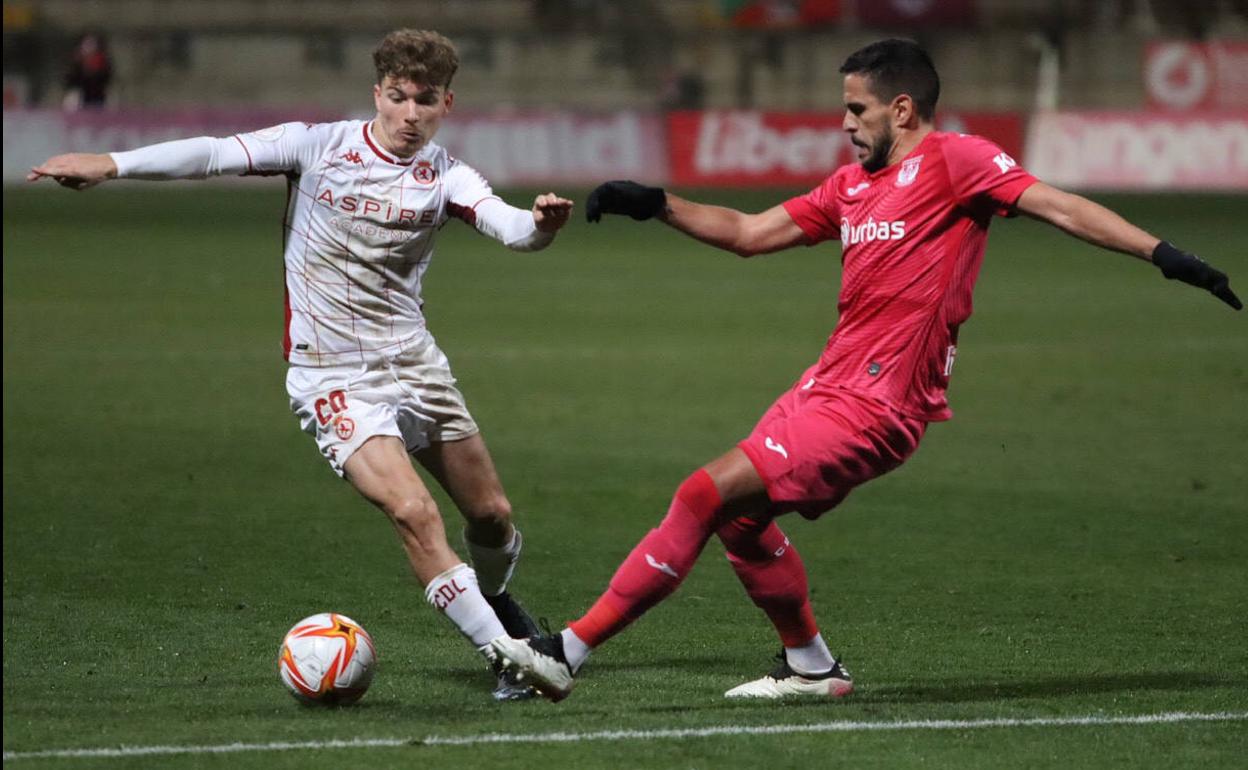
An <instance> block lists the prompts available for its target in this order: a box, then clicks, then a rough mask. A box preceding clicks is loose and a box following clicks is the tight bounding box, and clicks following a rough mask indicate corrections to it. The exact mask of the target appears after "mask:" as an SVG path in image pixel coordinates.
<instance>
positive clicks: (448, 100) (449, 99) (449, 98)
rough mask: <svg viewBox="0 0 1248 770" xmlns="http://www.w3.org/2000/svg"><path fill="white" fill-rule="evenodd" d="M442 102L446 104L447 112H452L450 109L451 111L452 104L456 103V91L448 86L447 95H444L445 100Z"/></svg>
mask: <svg viewBox="0 0 1248 770" xmlns="http://www.w3.org/2000/svg"><path fill="white" fill-rule="evenodd" d="M442 103H443V104H445V105H446V111H447V112H450V111H451V105H453V104H454V103H455V92H454V91H452V90H451V89H449V88H448V89H446V96H445V97H443V101H442Z"/></svg>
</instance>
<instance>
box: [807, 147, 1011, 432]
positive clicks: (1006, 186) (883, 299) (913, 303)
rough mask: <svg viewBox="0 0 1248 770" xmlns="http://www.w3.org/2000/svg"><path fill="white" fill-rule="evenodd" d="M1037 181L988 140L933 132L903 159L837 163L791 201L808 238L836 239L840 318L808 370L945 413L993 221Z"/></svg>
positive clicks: (905, 409) (926, 411)
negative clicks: (874, 166)
mask: <svg viewBox="0 0 1248 770" xmlns="http://www.w3.org/2000/svg"><path fill="white" fill-rule="evenodd" d="M1035 181H1036V180H1035V177H1033V176H1031V174H1028V173H1027V172H1026V171H1024V170H1023V169H1022V168H1020V167H1019V166H1018V164H1017V163H1015V162H1014V159H1013V158H1011V157H1010V156H1009V155H1007V154H1005V153H1004V152H1002V151H1001V148H1000V147H997V146H996V145H995V144H993V143H992V142H990V141H988V140H986V139H983V138H981V137H978V136H969V135H965V134H954V133H946V132H939V131H933V132H932V133H930V134H928V135H927V136H926V137H924V138H923V140H922V141H921V142H919V144H918V146H917V147H915V148H914V150H912V151H911V152H910V154H909V155H907V156H906V157H905V158H903V159H902V161H901V162H900V163H895V164H893V165H891V166H889V167H887V168H884V169H881V170H879V171H877V172H875V173H873V174H871V173H867V171H866V170H865V169H864V168H863V167H862V166H861V164H857V163H855V164H853V165H851V166H843V167H841V168H840V169H837V171H836V172H835V173H834V174H832V176H830V177H828V178H827V179H826V180H824V182H823V184H821V185H820V186H819V187H817V188H815V189H814V190H811V191H810V192H809V193H807V194H805V195H801V196H798V197H796V198H793V199H792V200H789V201H786V202H785V203H784V208H785V210H787V211H788V212H789V216H791V217H793V221H794V222H796V223H797V224H798V226H799V227H801V228H802V231H803V232H805V233H806V236H807V238H808V239H809V241H810V243H811V244H812V245H813V244H815V243H819V242H821V241H826V240H829V239H833V238H837V239H840V241H841V243H842V252H841V254H842V256H841V263H842V266H843V272H842V278H841V294H840V297H839V299H838V302H837V310H838V312H839V314H840V320H839V321H837V324H836V328H835V329H833V330H832V336H831V337H829V338H828V344H827V347H826V348H825V349H824V351H823V355H822V356H821V357H820V359H819V364H818V365H817V366H816V367H815V368H814V369H813V370H812V374H813V377H814V378H815V379H816V380H818V381H819V382H820V383H822V384H834V385H835V386H836V387H841V388H844V389H846V390H849V391H851V392H854V393H858V394H860V395H863V396H867V397H869V398H873V399H876V400H878V401H881V402H883V403H885V404H888V405H889V406H892V407H893V408H895V409H897V410H898V411H900V412H902V413H903V414H906V415H909V416H912V417H917V418H919V419H922V420H947V419H949V418H950V417H951V416H952V414H953V413H952V412H951V411H950V410H949V404H948V401H947V400H946V398H945V390H946V388H948V386H949V373H950V370H951V369H952V367H953V358H954V354H955V352H956V345H957V341H958V327H959V326H960V325H961V324H962V322H963V321H965V320H966V319H967V318H969V317H970V315H971V291H972V289H973V288H974V287H975V279H976V277H978V275H979V268H980V264H981V263H982V262H983V257H984V247H985V245H986V244H987V240H988V224H989V222H990V221H991V219H992V217H993V215H1002V216H1003V215H1006V214H1008V213H1009V212H1010V210H1011V208H1012V207H1013V205H1014V203H1015V201H1017V200H1018V196H1019V195H1021V194H1022V193H1023V190H1025V189H1027V187H1029V186H1030V185H1032V184H1033V183H1034V182H1035Z"/></svg>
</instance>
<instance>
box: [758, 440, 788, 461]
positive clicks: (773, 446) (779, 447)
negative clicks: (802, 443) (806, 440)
mask: <svg viewBox="0 0 1248 770" xmlns="http://www.w3.org/2000/svg"><path fill="white" fill-rule="evenodd" d="M763 446H765V447H767V448H768V449H770V450H771V451H773V452H775V453H776V454H778V455H780V456H781V457H783V458H784V459H786V460H787V459H789V450H787V449H785V448H784V444H777V443H776V442H775V441H772V440H771V436H768V437H767V439H766V440H765V441H763Z"/></svg>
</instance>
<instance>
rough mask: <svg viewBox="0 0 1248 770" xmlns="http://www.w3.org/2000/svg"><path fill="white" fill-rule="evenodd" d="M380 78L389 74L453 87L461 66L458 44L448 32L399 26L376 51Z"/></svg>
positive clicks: (408, 79)
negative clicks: (456, 48) (448, 35)
mask: <svg viewBox="0 0 1248 770" xmlns="http://www.w3.org/2000/svg"><path fill="white" fill-rule="evenodd" d="M373 65H374V66H376V67H377V82H378V83H380V82H381V81H382V80H384V79H385V78H386V76H387V75H389V76H390V78H391V79H393V80H407V81H410V82H412V83H418V84H420V85H426V86H442V87H443V88H450V87H451V78H452V77H454V76H455V71H456V70H457V69H459V54H458V53H456V52H455V44H454V43H452V42H451V41H450V40H448V39H447V38H446V37H445V36H443V35H440V34H438V33H437V32H433V31H431V30H424V29H396V30H395V31H393V32H391V33H390V34H388V35H386V37H385V38H384V39H383V40H382V41H381V45H379V46H377V50H376V51H373Z"/></svg>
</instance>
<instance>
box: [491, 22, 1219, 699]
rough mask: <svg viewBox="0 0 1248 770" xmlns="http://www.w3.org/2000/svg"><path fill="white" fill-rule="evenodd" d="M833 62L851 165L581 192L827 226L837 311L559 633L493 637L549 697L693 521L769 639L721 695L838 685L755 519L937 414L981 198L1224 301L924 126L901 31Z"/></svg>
mask: <svg viewBox="0 0 1248 770" xmlns="http://www.w3.org/2000/svg"><path fill="white" fill-rule="evenodd" d="M841 72H842V73H843V74H844V76H845V77H844V99H845V108H846V112H845V118H844V128H845V131H846V132H848V134H849V137H850V141H852V142H853V144H854V146H855V147H857V148H858V158H859V163H857V164H853V165H850V166H845V167H843V168H840V169H838V170H837V171H836V172H835V173H834V174H833V175H832V176H830V177H828V179H827V180H825V181H824V182H823V184H821V185H819V187H817V188H815V189H814V190H812V191H811V192H809V193H807V194H805V195H802V196H799V197H796V198H793V199H792V200H789V201H786V202H785V203H783V204H782V205H779V206H776V207H774V208H772V209H769V210H768V211H764V212H763V213H761V214H756V215H747V214H744V213H741V212H738V211H734V210H731V209H726V208H720V207H716V206H708V205H702V204H698V203H694V202H691V201H688V200H685V199H683V198H679V197H677V196H675V195H671V194H667V193H665V192H664V191H663V190H661V189H659V188H653V187H643V186H641V185H638V184H635V183H632V182H608V183H606V184H604V185H601V186H599V187H598V189H596V190H595V191H594V192H593V193H591V195H590V197H589V200H588V202H587V206H586V209H587V210H586V215H587V217H588V218H589V219H590V221H597V220H598V219H599V218H600V217H601V215H602V214H603V213H610V214H627V215H629V216H631V217H632V218H633V219H638V220H644V219H649V218H651V217H658V218H659V219H661V220H662V221H664V222H666V223H667V224H668V225H670V226H672V227H674V228H676V229H677V230H679V231H681V232H683V233H686V234H688V235H691V236H693V237H694V238H697V239H698V240H700V241H703V242H705V243H708V244H711V245H712V246H717V247H719V248H722V249H725V250H727V251H731V252H734V253H736V254H739V255H741V256H743V257H748V256H752V255H755V254H765V253H769V252H774V251H778V250H780V249H785V248H789V247H791V246H796V245H799V244H804V245H813V244H816V243H819V242H822V241H826V240H830V239H839V240H840V241H841V248H842V265H843V273H842V286H841V293H840V298H839V302H838V306H837V307H838V311H839V313H840V319H839V321H838V322H837V325H836V328H835V329H834V330H833V332H832V335H831V337H830V338H829V339H828V343H827V346H826V347H825V349H824V351H823V355H821V356H820V358H819V360H818V361H817V362H816V363H815V364H814V366H811V367H810V368H809V369H807V370H806V371H805V372H804V373H803V374H802V375H801V376H800V377H799V378H798V379H797V381H796V382H795V383H794V385H793V387H792V388H791V389H790V390H789V391H788V392H786V393H784V394H783V395H781V396H780V398H779V399H778V400H777V401H776V402H775V404H774V405H773V406H772V407H771V408H770V409H769V410H768V411H767V413H766V414H764V415H763V418H762V419H761V420H760V421H759V422H758V424H757V426H756V427H755V428H754V431H753V432H752V433H751V434H750V435H749V437H748V438H746V439H745V440H743V441H741V442H740V443H739V444H738V445H737V446H736V447H735V448H733V449H731V450H729V451H728V453H727V454H724V455H723V456H721V457H719V458H718V459H716V460H713V461H711V462H710V463H708V464H707V465H706V466H704V467H703V468H701V469H700V470H698V471H697V472H695V473H694V474H693V475H692V476H690V477H689V478H688V479H686V480H685V481H684V483H682V484H681V485H680V487H679V488H678V489H677V490H676V495H675V498H674V499H673V501H672V504H671V508H670V509H669V510H668V513H667V516H666V517H665V518H664V519H663V521H662V523H661V524H660V525H659V526H658V528H657V529H653V530H651V531H650V533H649V534H648V535H646V536H645V538H643V539H642V541H641V543H640V544H638V545H637V547H636V548H635V549H633V551H632V553H630V554H629V555H628V557H627V558H626V559H625V560H624V563H623V564H622V565H620V567H619V569H618V570H617V572H616V573H615V576H614V577H613V578H612V579H611V583H610V585H609V587H608V588H607V591H606V592H605V593H604V594H603V595H602V596H601V598H599V599H598V601H597V602H596V603H595V604H594V605H593V607H592V608H591V609H590V610H589V612H587V613H586V614H585V615H584V616H583V617H581V618H580V619H579V620H577V621H575V622H573V623H571V624H570V625H569V627H568V628H566V629H565V630H564V631H563V632H562V633H561V634H557V635H553V636H536V637H533V638H530V639H529V640H527V641H516V640H511V639H499V640H497V641H496V642H495V643H494V646H495V649H496V650H497V651H498V653H499V655H500V657H501V658H503V660H504V661H505V663H506V665H508V667H509V668H510V669H511V670H513V671H515V672H517V674H518V675H519V676H522V677H525V678H527V679H528V680H530V681H533V682H534V683H535V684H536V686H537V687H538V689H540V690H541V691H542V692H543V694H545V695H546V696H547V697H549V698H551V699H552V700H559V699H561V698H563V697H565V696H566V695H567V694H568V693H569V692H570V691H571V689H572V686H573V682H574V676H575V673H576V671H577V670H578V669H579V667H580V666H581V664H582V663H583V662H584V661H585V660H586V658H587V657H588V656H589V653H590V651H591V650H592V649H593V648H595V647H597V646H598V645H600V644H602V643H603V642H605V641H606V640H607V639H609V638H611V637H612V636H614V635H615V634H617V633H619V632H620V631H621V630H622V629H624V628H625V627H626V626H627V625H628V624H629V623H631V622H633V621H634V620H636V619H637V618H638V617H640V616H641V614H642V613H644V612H645V611H646V610H647V609H649V608H650V607H652V606H654V605H655V604H657V603H658V602H660V601H662V600H663V599H664V598H666V597H667V596H669V595H670V594H671V593H672V592H673V591H675V590H676V588H677V587H678V586H679V585H680V583H681V581H682V580H683V579H684V577H685V576H686V575H688V573H689V570H690V569H691V568H692V567H693V564H694V562H695V560H696V559H697V557H698V554H699V553H700V552H701V551H702V549H703V547H704V546H705V545H706V543H707V541H708V540H709V539H710V537H711V536H712V535H715V536H718V537H719V539H720V540H721V541H722V542H723V544H724V547H725V549H726V550H727V554H728V560H729V562H730V563H731V565H732V568H733V570H734V571H735V572H736V574H737V577H738V578H740V580H741V582H742V583H743V584H744V586H745V590H746V593H748V594H749V596H750V598H751V599H752V600H753V601H754V603H755V604H757V605H758V606H759V607H760V608H761V609H762V610H763V612H764V613H766V615H767V617H768V618H769V619H770V620H771V622H772V624H773V625H774V626H775V629H776V631H777V633H778V634H779V636H780V640H781V642H782V644H783V647H784V649H783V651H782V654H781V656H780V660H779V664H778V665H777V667H776V668H775V669H774V670H773V671H772V672H771V673H769V674H767V675H766V676H763V677H762V678H760V679H756V680H753V681H750V682H746V683H744V684H742V685H739V686H737V687H734V688H733V689H731V690H729V691H728V692H727V693H725V694H726V695H727V696H728V697H757V698H778V697H782V696H787V695H797V696H803V695H804V696H814V697H841V696H844V695H848V694H849V693H850V692H852V691H853V680H852V679H851V677H850V675H849V672H848V671H847V670H846V669H845V667H844V666H842V665H841V663H840V662H839V661H838V660H837V659H835V658H834V657H833V656H832V654H831V653H830V651H829V649H828V646H827V644H826V643H825V642H824V639H823V637H822V636H821V635H820V633H819V629H818V627H817V625H816V624H815V618H814V613H813V611H812V609H811V605H810V599H809V595H808V591H807V581H806V570H805V568H804V567H803V565H802V560H801V557H800V556H798V553H797V550H796V549H795V548H794V547H793V545H792V544H791V543H790V542H789V540H788V538H786V537H785V536H784V533H783V532H781V531H780V528H779V527H777V526H776V523H775V521H774V518H775V517H776V516H777V515H778V514H781V513H785V512H788V511H797V512H798V513H800V514H801V515H803V516H805V517H806V518H809V519H814V518H817V517H819V516H820V515H821V514H822V513H823V512H825V511H827V510H829V509H831V508H833V507H835V506H836V505H838V504H839V503H840V502H841V501H842V500H844V499H845V497H846V495H848V494H849V492H850V491H851V490H852V489H853V488H854V487H856V486H858V485H859V484H862V483H863V482H866V481H869V480H870V479H873V478H875V477H877V476H880V475H882V474H885V473H887V472H888V471H890V470H893V469H894V468H896V467H898V466H899V465H901V464H902V463H903V462H905V460H906V458H908V457H909V456H910V455H911V454H912V453H913V452H914V450H915V449H916V447H917V446H918V443H919V440H920V439H921V438H922V437H923V433H924V431H925V430H926V429H927V425H928V423H930V422H936V421H940V420H947V419H949V418H950V416H951V412H950V411H949V406H948V403H947V401H946V399H945V389H946V388H947V387H948V383H949V375H950V372H951V370H952V367H953V362H954V355H955V352H956V349H957V348H956V346H957V340H958V327H959V326H960V325H961V324H962V323H963V322H964V321H966V319H967V318H968V317H969V316H970V314H971V290H972V288H973V287H974V284H975V278H976V276H977V275H978V273H979V268H980V263H981V261H982V259H983V254H984V246H985V244H986V241H987V237H988V224H989V222H990V221H991V219H992V217H993V216H994V215H1007V214H1012V213H1014V212H1021V213H1023V214H1027V215H1029V216H1032V217H1035V218H1037V219H1040V220H1042V221H1045V222H1048V223H1050V224H1053V225H1055V226H1057V227H1059V228H1061V229H1062V230H1064V231H1066V232H1068V233H1070V234H1072V235H1074V236H1076V237H1078V238H1080V239H1082V240H1085V241H1087V242H1089V243H1092V244H1095V245H1097V246H1101V247H1103V248H1106V249H1110V250H1113V251H1118V252H1122V253H1125V254H1129V255H1132V256H1135V257H1137V258H1139V259H1143V260H1146V261H1147V260H1151V261H1152V262H1153V263H1154V264H1156V265H1157V266H1158V267H1159V268H1160V269H1161V271H1162V272H1163V274H1165V276H1166V277H1167V278H1177V279H1179V280H1182V281H1185V282H1187V283H1190V284H1193V285H1195V286H1199V287H1201V288H1205V289H1208V290H1210V291H1211V292H1213V294H1214V295H1215V296H1217V297H1218V298H1219V299H1222V300H1223V301H1225V302H1226V303H1228V304H1229V305H1231V306H1232V307H1234V308H1235V309H1236V310H1238V309H1240V307H1241V304H1240V302H1239V299H1238V298H1237V297H1236V296H1235V295H1234V294H1233V293H1232V292H1231V290H1230V287H1229V284H1228V281H1227V277H1226V276H1225V275H1224V274H1222V273H1220V272H1219V271H1217V270H1215V269H1213V268H1212V267H1210V266H1209V265H1207V264H1205V263H1204V262H1202V261H1200V260H1199V259H1197V258H1196V257H1194V256H1192V255H1190V254H1186V253H1184V252H1182V251H1179V250H1178V249H1176V248H1175V247H1174V246H1172V245H1170V244H1169V243H1167V242H1165V241H1161V240H1159V239H1158V238H1156V237H1153V236H1152V235H1149V234H1148V233H1146V232H1144V231H1143V230H1141V229H1139V228H1138V227H1135V226H1134V225H1132V224H1130V223H1128V222H1126V221H1125V220H1123V219H1122V218H1121V217H1120V216H1118V215H1117V214H1114V213H1113V212H1111V211H1109V210H1107V209H1105V208H1103V207H1102V206H1099V205H1097V204H1095V203H1093V202H1091V201H1089V200H1087V199H1085V198H1082V197H1080V196H1077V195H1072V194H1069V193H1065V192H1062V191H1060V190H1057V189H1055V188H1053V187H1050V186H1049V185H1046V184H1044V183H1042V182H1039V181H1037V180H1036V179H1035V178H1034V177H1032V176H1031V175H1030V174H1028V173H1027V172H1026V171H1024V170H1023V169H1022V168H1020V167H1019V166H1018V164H1017V163H1016V162H1015V161H1014V159H1013V158H1011V157H1010V156H1009V155H1007V154H1006V153H1004V152H1002V151H1001V149H1000V148H999V147H997V146H996V145H994V144H993V143H992V142H990V141H988V140H986V139H983V138H980V137H977V136H967V135H963V134H954V133H944V132H938V131H935V130H933V128H932V119H933V115H934V111H935V107H936V101H937V98H938V96H939V93H940V81H939V78H938V77H937V74H936V70H935V68H934V67H933V65H932V62H931V60H930V59H929V58H928V56H927V54H926V53H925V52H924V51H923V50H922V49H921V48H919V47H918V46H917V45H915V44H914V43H912V42H909V41H904V40H885V41H881V42H878V43H874V44H872V45H869V46H867V47H865V48H863V49H861V50H859V51H857V52H856V53H854V54H853V55H851V56H850V57H849V58H848V59H847V60H846V62H845V64H844V66H842V67H841Z"/></svg>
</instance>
